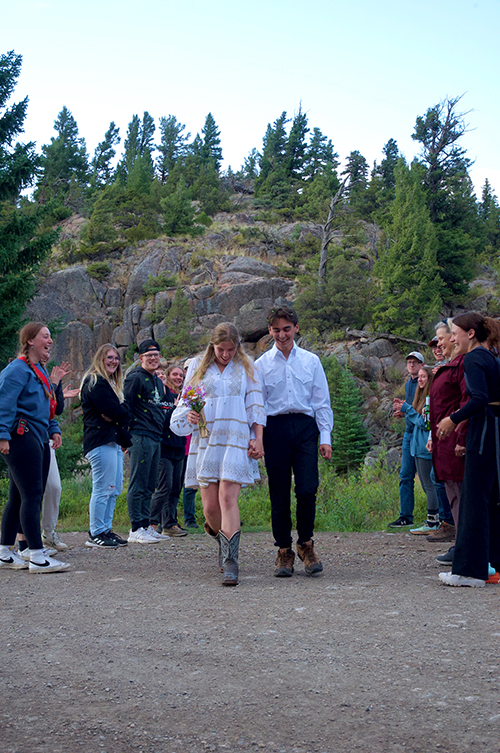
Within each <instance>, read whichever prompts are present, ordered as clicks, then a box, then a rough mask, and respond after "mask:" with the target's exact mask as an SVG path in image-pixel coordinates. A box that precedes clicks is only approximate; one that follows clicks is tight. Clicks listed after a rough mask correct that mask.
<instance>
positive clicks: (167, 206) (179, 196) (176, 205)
mask: <svg viewBox="0 0 500 753" xmlns="http://www.w3.org/2000/svg"><path fill="white" fill-rule="evenodd" d="M160 206H161V208H162V210H163V220H164V222H165V225H164V232H165V234H166V235H186V234H194V233H195V232H196V230H195V222H194V216H195V210H194V207H193V205H192V202H191V195H190V192H189V191H188V189H187V187H186V183H185V181H184V180H183V178H179V181H178V183H177V187H176V189H175V191H173V193H170V194H169V195H168V196H166V197H165V198H164V199H161V201H160ZM200 229H201V228H200Z"/></svg>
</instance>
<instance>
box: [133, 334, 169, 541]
mask: <svg viewBox="0 0 500 753" xmlns="http://www.w3.org/2000/svg"><path fill="white" fill-rule="evenodd" d="M139 361H140V366H136V367H135V368H134V369H132V371H130V372H129V373H128V374H127V377H126V379H125V382H124V385H123V390H124V393H125V404H126V406H127V408H128V411H129V415H130V424H129V428H130V433H131V434H132V447H131V448H130V452H129V455H130V480H129V485H128V492H127V506H128V514H129V517H130V524H131V530H130V534H129V537H128V541H129V542H134V543H136V544H157V543H158V542H160V541H161V540H163V539H167V538H168V536H164V535H163V534H161V533H158V532H157V531H156V529H155V528H154V527H153V526H152V525H151V521H150V517H149V516H150V505H151V497H152V496H153V493H154V490H155V489H156V482H157V480H158V468H159V464H160V453H161V438H162V436H163V424H164V422H165V410H164V399H165V390H164V388H163V384H162V382H161V381H160V379H159V377H157V376H156V374H155V371H156V370H157V368H158V366H159V364H160V346H159V345H158V343H157V342H156V340H143V342H141V344H140V345H139Z"/></svg>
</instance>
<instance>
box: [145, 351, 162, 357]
mask: <svg viewBox="0 0 500 753" xmlns="http://www.w3.org/2000/svg"><path fill="white" fill-rule="evenodd" d="M143 356H145V357H146V358H159V357H160V354H159V353H158V351H156V352H155V353H143Z"/></svg>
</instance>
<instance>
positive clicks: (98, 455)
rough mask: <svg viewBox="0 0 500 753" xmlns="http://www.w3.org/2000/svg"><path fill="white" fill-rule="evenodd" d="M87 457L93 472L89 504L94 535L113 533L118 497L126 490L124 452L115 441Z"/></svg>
mask: <svg viewBox="0 0 500 753" xmlns="http://www.w3.org/2000/svg"><path fill="white" fill-rule="evenodd" d="M85 457H86V458H87V460H88V461H89V463H90V467H91V469H92V496H91V497H90V502H89V516H90V529H89V530H90V534H91V536H97V534H98V533H104V532H106V533H107V532H108V531H110V530H111V528H112V526H113V513H114V511H115V504H116V498H117V497H118V495H119V494H120V493H121V491H122V489H123V453H122V451H121V448H120V447H119V445H117V444H116V443H115V442H110V444H104V445H101V446H100V447H95V448H94V449H93V450H90V452H88V453H87V454H86V455H85Z"/></svg>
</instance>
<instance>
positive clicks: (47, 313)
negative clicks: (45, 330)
mask: <svg viewBox="0 0 500 753" xmlns="http://www.w3.org/2000/svg"><path fill="white" fill-rule="evenodd" d="M105 294H106V288H105V286H104V285H102V283H100V282H98V281H97V280H95V279H93V278H91V277H89V275H88V274H87V271H86V269H85V267H84V266H83V265H77V266H73V267H68V269H62V270H60V271H59V272H56V273H55V274H53V275H51V276H50V277H48V278H47V279H46V280H45V282H44V283H43V285H42V286H41V287H40V290H39V292H38V295H37V296H36V298H35V299H34V300H33V301H32V302H31V303H30V304H29V305H28V307H27V310H26V315H27V316H28V317H30V318H31V319H39V320H41V321H51V320H52V319H55V318H56V317H63V318H64V319H65V320H66V321H71V320H73V319H85V318H86V317H89V316H90V317H95V316H102V314H103V312H104V299H105Z"/></svg>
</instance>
